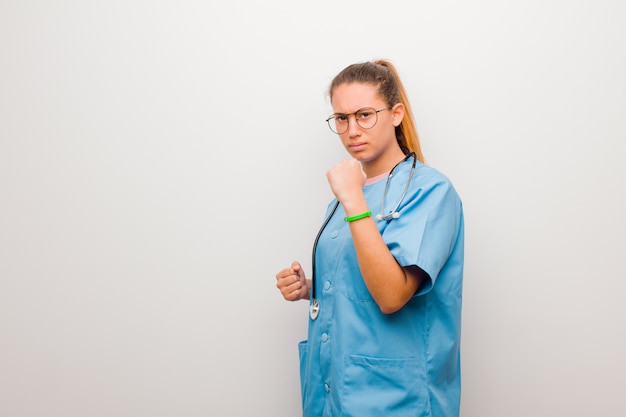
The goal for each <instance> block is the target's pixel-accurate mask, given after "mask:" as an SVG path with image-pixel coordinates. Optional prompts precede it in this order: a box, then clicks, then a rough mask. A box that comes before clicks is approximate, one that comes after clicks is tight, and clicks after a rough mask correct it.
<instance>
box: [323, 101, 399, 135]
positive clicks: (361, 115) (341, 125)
mask: <svg viewBox="0 0 626 417" xmlns="http://www.w3.org/2000/svg"><path fill="white" fill-rule="evenodd" d="M391 109H392V108H391V107H387V108H386V109H380V110H376V109H375V108H373V107H363V108H362V109H359V110H357V111H355V112H354V113H350V114H344V113H335V114H333V115H332V116H330V117H329V118H328V119H326V122H327V123H328V127H330V130H332V131H333V132H335V133H336V134H338V135H343V134H344V133H346V132H347V131H348V125H349V124H350V116H352V115H354V120H355V121H356V124H357V125H359V126H360V127H362V128H363V129H371V128H373V127H374V126H375V125H376V122H378V113H380V112H381V111H385V110H391Z"/></svg>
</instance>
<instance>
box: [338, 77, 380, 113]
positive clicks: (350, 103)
mask: <svg viewBox="0 0 626 417" xmlns="http://www.w3.org/2000/svg"><path fill="white" fill-rule="evenodd" d="M331 100H332V101H331V103H332V106H333V111H334V112H335V113H353V112H355V111H357V110H359V109H362V108H363V107H376V108H378V107H379V106H384V105H385V102H384V101H383V99H382V98H381V97H380V95H379V94H378V86H376V85H374V84H363V83H350V84H341V85H339V86H337V87H335V90H334V91H333V96H332V98H331Z"/></svg>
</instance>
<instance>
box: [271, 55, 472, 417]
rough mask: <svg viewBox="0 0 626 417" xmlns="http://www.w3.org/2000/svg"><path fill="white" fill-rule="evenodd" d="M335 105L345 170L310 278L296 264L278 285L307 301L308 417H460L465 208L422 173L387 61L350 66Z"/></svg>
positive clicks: (337, 169)
mask: <svg viewBox="0 0 626 417" xmlns="http://www.w3.org/2000/svg"><path fill="white" fill-rule="evenodd" d="M330 99H331V104H332V107H333V111H334V113H333V115H331V116H330V117H329V118H328V120H327V121H328V124H329V126H330V128H331V129H332V130H333V131H334V132H335V133H337V134H338V135H339V138H340V139H341V141H342V143H343V145H344V147H345V148H346V150H347V151H348V153H349V154H350V156H351V159H349V160H345V161H342V162H340V163H338V164H337V165H336V166H334V167H333V168H332V169H330V170H329V171H328V172H327V174H326V175H327V178H328V182H329V184H330V187H331V189H332V192H333V194H334V195H335V197H336V198H335V199H334V201H333V202H332V203H331V204H330V206H329V209H328V213H327V218H326V221H325V223H324V225H323V226H322V230H321V231H320V234H319V236H318V238H317V239H316V242H315V245H314V258H313V279H312V280H311V279H307V278H305V274H304V271H303V270H302V267H301V265H300V264H299V263H298V262H293V263H292V264H291V266H290V267H289V268H285V269H283V270H282V271H280V272H279V273H278V274H276V280H277V287H278V288H279V289H280V291H281V293H282V295H283V297H284V298H285V299H286V300H289V301H296V300H301V299H308V300H310V318H309V331H308V340H307V341H304V342H301V343H300V344H299V350H300V378H301V388H302V406H303V414H304V416H305V417H309V416H344V417H345V416H358V417H365V416H436V417H439V416H442V417H444V416H445V417H450V416H458V414H459V402H460V355H459V342H460V331H461V293H462V281H463V236H464V235H463V210H462V205H461V201H460V199H459V197H458V195H457V193H456V191H455V190H454V188H453V186H452V184H451V183H450V181H449V180H448V179H447V178H446V177H445V176H444V175H442V174H441V173H439V172H438V171H436V170H435V169H433V168H431V167H428V166H426V165H424V163H423V162H424V161H423V157H422V153H421V150H420V147H419V141H418V136H417V132H416V129H415V124H414V121H413V115H412V113H411V108H410V105H409V102H408V100H407V96H406V93H405V91H404V88H403V86H402V84H401V82H400V79H399V77H398V74H397V71H396V69H395V68H394V67H393V65H392V64H391V63H390V62H388V61H385V60H378V61H375V62H366V63H359V64H354V65H350V66H348V67H347V68H345V69H344V70H343V71H341V72H340V73H339V74H338V75H337V76H336V77H335V78H334V79H333V81H332V83H331V86H330ZM372 211H374V213H375V215H374V216H372ZM376 214H377V215H376Z"/></svg>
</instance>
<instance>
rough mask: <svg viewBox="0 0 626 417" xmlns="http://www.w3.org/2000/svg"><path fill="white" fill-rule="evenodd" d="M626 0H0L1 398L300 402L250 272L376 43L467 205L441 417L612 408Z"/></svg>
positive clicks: (261, 290) (202, 406) (623, 188)
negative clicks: (455, 408) (448, 397)
mask: <svg viewBox="0 0 626 417" xmlns="http://www.w3.org/2000/svg"><path fill="white" fill-rule="evenodd" d="M625 4H626V3H624V2H622V1H620V0H613V1H611V0H570V1H565V0H562V1H560V0H541V1H539V0H529V1H518V2H506V1H497V0H482V1H461V0H448V1H428V2H424V1H418V2H414V1H405V2H402V1H398V2H384V1H380V0H379V1H369V0H363V1H336V0H333V1H327V0H323V1H316V2H303V3H301V4H300V3H298V2H293V1H288V0H267V1H262V2H255V1H240V2H237V1H233V2H226V1H221V2H216V1H209V2H206V1H190V0H182V1H180V0H179V1H166V0H154V1H139V0H124V1H121V0H112V1H106V2H105V1H99V2H96V1H78V0H76V1H71V0H66V1H61V0H58V1H43V0H42V1H35V0H19V1H18V0H2V1H0V416H2V417H26V416H29V417H30V416H46V417H47V416H62V417H74V416H76V417H84V416H90V417H96V416H107V417H109V416H118V417H126V416H129V417H130V416H133V417H134V416H150V417H155V416H168V417H169V416H176V417H179V416H185V417H194V416H244V415H259V413H260V414H261V415H272V416H297V415H299V414H300V397H299V395H300V391H299V380H298V363H297V349H296V344H297V342H298V341H299V340H301V339H303V338H305V337H306V320H307V317H306V303H303V302H302V303H294V304H291V303H288V302H286V301H284V300H282V298H281V296H280V294H279V292H278V290H276V288H275V279H274V275H275V273H276V272H277V271H278V270H279V269H282V268H283V267H285V266H287V265H288V264H289V263H290V262H291V261H292V260H300V261H301V262H303V264H304V265H305V266H306V268H307V271H309V272H310V256H311V253H310V251H311V246H312V243H313V238H314V237H315V233H316V232H317V228H318V226H319V225H320V222H321V218H322V215H323V212H324V209H325V207H326V204H327V202H328V199H329V198H330V191H329V190H328V186H327V183H326V179H325V175H324V173H325V171H326V170H327V169H328V168H330V167H331V166H332V165H333V164H334V163H335V162H337V161H338V160H340V159H341V158H344V157H346V154H345V152H344V151H343V149H342V148H341V146H340V144H339V141H338V139H337V138H336V137H335V136H334V135H333V134H332V133H331V132H330V131H329V130H328V128H327V126H326V124H325V123H324V119H325V118H326V116H327V115H328V114H329V113H330V112H331V108H330V106H329V103H328V100H327V97H326V90H327V87H328V84H329V82H330V80H331V79H332V77H333V76H334V75H335V74H336V73H337V72H338V71H340V70H341V69H343V68H344V67H345V66H346V65H348V64H351V63H353V62H360V61H364V60H369V59H374V58H388V59H391V60H392V61H393V62H394V63H395V64H396V66H397V68H398V70H399V71H400V73H401V75H402V79H403V81H404V83H405V86H406V88H407V90H408V93H409V96H410V98H411V101H412V104H413V107H414V112H415V117H416V120H417V124H418V129H419V132H420V135H421V140H422V144H423V148H424V153H425V156H426V158H427V162H428V163H429V164H430V165H432V166H434V167H436V168H438V169H439V170H440V171H442V172H444V173H445V174H446V175H448V176H449V177H450V178H451V180H452V181H453V182H454V184H455V185H456V187H457V189H458V191H459V193H460V195H461V197H462V199H463V202H464V207H465V215H466V273H465V290H464V311H463V339H462V356H463V365H462V366H463V401H462V416H464V417H474V416H476V417H503V416H506V417H517V416H519V417H525V416H530V415H532V416H550V417H552V416H589V415H596V416H623V413H624V411H623V410H624V406H623V399H622V397H623V392H624V389H625V388H626V360H625V359H624V352H626V325H625V323H624V322H625V320H624V319H625V317H626V306H625V303H624V302H623V299H624V294H626V274H625V273H624V270H623V261H624V258H626V243H625V242H624V235H626V220H625V213H626V168H625V164H624V158H625V157H626V76H625V74H626V24H625V23H624V22H626V5H625ZM387 342H392V341H387Z"/></svg>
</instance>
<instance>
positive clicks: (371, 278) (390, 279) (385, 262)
mask: <svg viewBox="0 0 626 417" xmlns="http://www.w3.org/2000/svg"><path fill="white" fill-rule="evenodd" d="M344 208H345V209H346V213H347V215H348V216H353V215H356V214H359V213H362V212H365V211H367V210H368V209H367V204H366V203H365V200H364V199H363V201H361V202H358V201H357V202H355V203H353V204H351V205H350V207H349V208H346V207H344ZM350 231H351V233H352V240H353V242H354V247H355V250H356V255H357V259H358V263H359V269H360V271H361V275H362V276H363V280H364V281H365V285H366V286H367V288H368V290H369V292H370V294H371V295H372V297H373V298H374V300H375V301H376V303H377V304H378V307H379V308H380V310H381V311H382V312H383V313H386V314H390V313H393V312H395V311H397V310H399V309H400V308H402V307H403V306H404V305H405V304H406V302H407V301H408V300H409V299H410V298H411V297H412V296H413V295H414V294H415V292H416V291H417V288H418V286H419V284H420V281H419V277H418V276H416V275H414V274H408V273H407V271H406V270H405V269H404V268H402V267H401V266H400V265H399V264H398V262H397V261H396V259H395V258H394V257H393V255H392V254H391V252H390V251H389V248H388V247H387V245H386V244H385V241H384V240H383V238H382V236H381V235H380V232H379V231H378V228H377V227H376V223H375V220H374V219H373V218H372V217H367V218H363V219H360V220H356V221H353V222H350Z"/></svg>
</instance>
